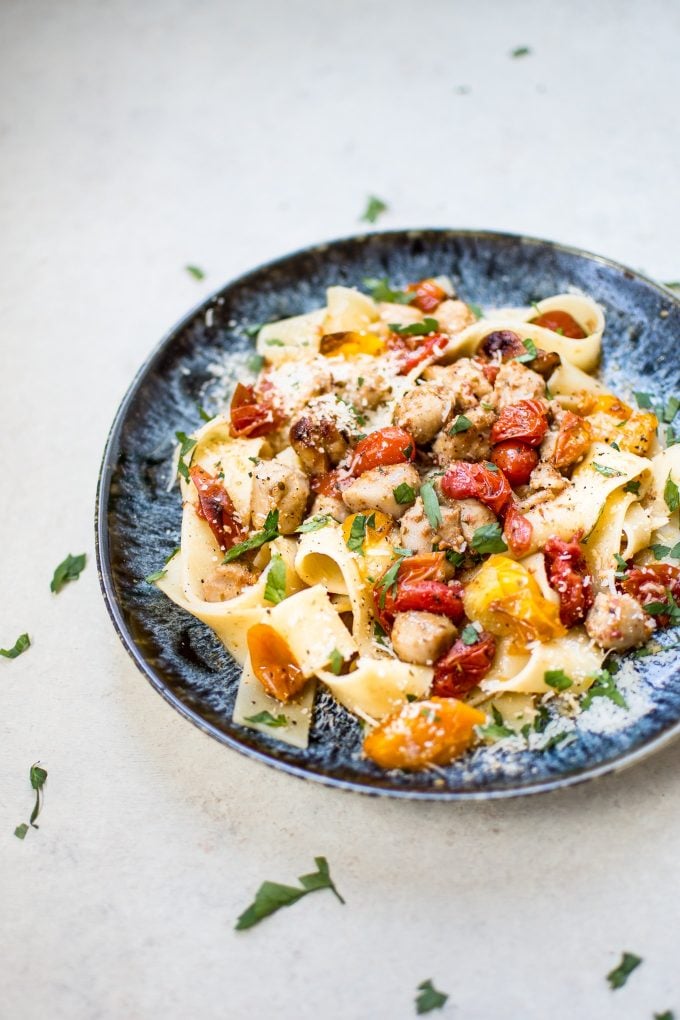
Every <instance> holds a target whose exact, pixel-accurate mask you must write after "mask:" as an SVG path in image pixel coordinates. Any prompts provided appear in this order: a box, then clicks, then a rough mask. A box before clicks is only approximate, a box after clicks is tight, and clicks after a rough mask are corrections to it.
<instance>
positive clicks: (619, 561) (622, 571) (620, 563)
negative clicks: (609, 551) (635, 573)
mask: <svg viewBox="0 0 680 1020" xmlns="http://www.w3.org/2000/svg"><path fill="white" fill-rule="evenodd" d="M614 559H615V560H616V565H617V567H618V568H619V569H618V570H616V571H615V572H614V577H616V579H617V580H618V581H620V580H621V578H623V577H625V576H626V571H627V570H628V564H627V563H626V561H625V560H624V558H623V556H622V555H621V553H614Z"/></svg>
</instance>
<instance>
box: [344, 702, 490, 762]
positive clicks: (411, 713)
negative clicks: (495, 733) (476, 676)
mask: <svg viewBox="0 0 680 1020" xmlns="http://www.w3.org/2000/svg"><path fill="white" fill-rule="evenodd" d="M485 721H486V716H485V715H484V713H483V712H479V711H478V710H477V709H476V708H473V707H472V706H471V705H466V704H465V703H464V702H463V701H457V700H456V699H455V698H428V699H427V700H426V701H413V702H411V703H410V704H406V705H403V706H402V707H401V708H400V709H399V711H398V712H394V713H393V714H392V715H389V716H388V717H387V718H386V719H384V720H383V721H382V722H381V723H380V724H379V725H378V726H376V727H375V728H374V729H372V730H371V732H370V733H369V734H368V735H367V736H366V738H365V740H364V754H365V755H366V757H367V758H370V759H371V760H372V761H374V762H376V764H378V765H380V767H381V768H383V769H414V770H416V769H425V768H427V767H428V765H448V764H449V762H451V761H453V759H454V758H457V757H458V755H460V754H462V753H463V751H466V750H467V748H468V747H469V746H470V744H471V743H472V742H473V740H474V736H475V732H474V728H475V726H481V725H483V723H484V722H485Z"/></svg>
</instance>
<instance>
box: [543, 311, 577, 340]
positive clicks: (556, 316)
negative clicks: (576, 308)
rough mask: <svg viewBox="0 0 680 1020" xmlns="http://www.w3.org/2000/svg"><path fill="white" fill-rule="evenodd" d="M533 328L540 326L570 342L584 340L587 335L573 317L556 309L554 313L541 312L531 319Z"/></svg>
mask: <svg viewBox="0 0 680 1020" xmlns="http://www.w3.org/2000/svg"><path fill="white" fill-rule="evenodd" d="M531 324H532V325H533V326H542V327H543V328H544V329H551V330H552V331H553V333H560V334H561V335H562V336H566V337H568V338H569V339H570V340H585V338H586V337H587V336H588V334H587V333H586V332H585V331H584V329H583V327H582V326H579V324H578V322H577V321H576V319H575V318H574V316H573V315H570V314H569V312H563V311H560V310H559V309H556V310H555V311H554V312H543V313H542V314H541V315H537V316H536V318H535V319H531Z"/></svg>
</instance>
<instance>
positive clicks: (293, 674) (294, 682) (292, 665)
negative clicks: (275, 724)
mask: <svg viewBox="0 0 680 1020" xmlns="http://www.w3.org/2000/svg"><path fill="white" fill-rule="evenodd" d="M247 639H248V651H249V653H250V664H251V666H252V670H253V673H254V674H255V676H256V677H257V679H258V680H259V681H260V683H261V684H262V686H263V687H264V689H265V691H266V692H267V694H270V695H271V696H272V697H273V698H276V699H277V700H278V701H290V700H291V698H294V697H295V696H296V695H297V694H299V693H300V691H301V690H302V688H303V687H304V686H305V684H306V682H307V681H306V679H305V677H304V676H303V674H302V670H301V669H300V667H299V666H298V664H297V662H296V660H295V656H294V655H293V653H292V652H291V650H290V648H289V647H288V645H287V643H286V642H285V641H284V639H283V638H282V637H281V635H280V634H279V633H278V631H276V630H274V628H273V627H270V626H269V624H266V623H256V624H255V626H254V627H251V628H250V630H249V631H248V635H247Z"/></svg>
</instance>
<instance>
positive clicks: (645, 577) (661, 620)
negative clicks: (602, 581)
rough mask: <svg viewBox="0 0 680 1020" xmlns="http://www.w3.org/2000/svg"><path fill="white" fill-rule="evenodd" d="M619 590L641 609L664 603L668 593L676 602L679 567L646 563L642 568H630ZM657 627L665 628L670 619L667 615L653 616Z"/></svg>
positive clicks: (669, 564)
mask: <svg viewBox="0 0 680 1020" xmlns="http://www.w3.org/2000/svg"><path fill="white" fill-rule="evenodd" d="M619 583H620V586H621V588H622V589H623V590H624V591H625V592H626V594H628V595H632V596H633V598H634V599H637V601H638V602H639V603H640V605H641V606H642V608H643V609H644V607H645V606H648V605H649V603H650V602H666V600H667V599H668V593H669V592H670V593H671V595H672V596H673V598H674V599H676V601H677V600H678V599H680V567H676V566H675V565H674V564H672V563H648V564H646V566H644V567H631V568H630V569H629V570H628V571H627V572H626V576H625V577H624V578H623V580H622V581H620V582H619ZM654 619H655V620H656V622H657V624H658V625H659V627H667V626H668V624H669V623H670V622H671V618H670V616H669V615H668V614H667V613H659V614H655V615H654Z"/></svg>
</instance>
